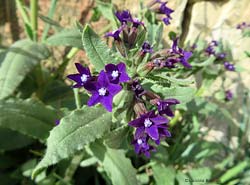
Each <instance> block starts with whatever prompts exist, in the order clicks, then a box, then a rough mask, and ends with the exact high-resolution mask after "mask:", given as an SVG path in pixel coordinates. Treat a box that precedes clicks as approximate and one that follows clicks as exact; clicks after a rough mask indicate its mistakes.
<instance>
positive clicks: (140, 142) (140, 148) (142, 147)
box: [132, 136, 155, 158]
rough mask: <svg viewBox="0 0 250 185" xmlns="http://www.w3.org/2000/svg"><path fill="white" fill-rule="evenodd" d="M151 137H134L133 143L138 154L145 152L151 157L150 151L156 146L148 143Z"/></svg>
mask: <svg viewBox="0 0 250 185" xmlns="http://www.w3.org/2000/svg"><path fill="white" fill-rule="evenodd" d="M148 140H149V137H147V136H145V137H141V138H137V139H134V140H133V141H132V144H133V145H134V149H135V152H136V153H137V154H139V155H140V154H144V155H145V156H146V157H148V158H149V157H150V151H155V148H154V147H153V146H151V145H149V144H148Z"/></svg>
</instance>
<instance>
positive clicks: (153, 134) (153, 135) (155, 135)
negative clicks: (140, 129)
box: [145, 125, 159, 140]
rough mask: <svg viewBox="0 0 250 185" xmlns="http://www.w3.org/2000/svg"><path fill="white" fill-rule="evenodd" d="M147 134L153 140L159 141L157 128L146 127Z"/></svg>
mask: <svg viewBox="0 0 250 185" xmlns="http://www.w3.org/2000/svg"><path fill="white" fill-rule="evenodd" d="M145 132H146V133H147V134H148V135H149V136H150V137H151V138H152V139H153V140H157V139H159V133H158V128H157V126H154V125H152V126H151V127H146V128H145Z"/></svg>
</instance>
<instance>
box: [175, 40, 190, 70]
mask: <svg viewBox="0 0 250 185" xmlns="http://www.w3.org/2000/svg"><path fill="white" fill-rule="evenodd" d="M171 54H173V55H177V56H178V58H176V59H175V60H176V61H174V60H173V59H172V61H171V63H172V64H174V63H176V62H180V63H181V64H182V65H183V66H184V67H186V68H191V67H192V66H191V65H190V64H189V63H188V59H189V58H190V57H191V56H192V52H190V51H185V50H183V49H181V48H179V47H178V38H177V39H175V40H174V42H173V45H172V50H171Z"/></svg>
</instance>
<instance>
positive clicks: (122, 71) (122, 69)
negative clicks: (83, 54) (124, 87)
mask: <svg viewBox="0 0 250 185" xmlns="http://www.w3.org/2000/svg"><path fill="white" fill-rule="evenodd" d="M105 70H106V73H107V75H108V78H109V80H110V82H111V83H114V84H118V83H120V82H127V81H129V80H130V78H129V76H128V74H127V72H126V65H125V64H124V63H123V62H120V63H119V64H117V65H115V64H107V65H106V66H105Z"/></svg>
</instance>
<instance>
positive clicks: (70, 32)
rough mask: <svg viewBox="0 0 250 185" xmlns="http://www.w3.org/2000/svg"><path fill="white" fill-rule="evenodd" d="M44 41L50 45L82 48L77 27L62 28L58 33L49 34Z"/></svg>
mask: <svg viewBox="0 0 250 185" xmlns="http://www.w3.org/2000/svg"><path fill="white" fill-rule="evenodd" d="M46 43H48V44H49V45H52V46H71V47H76V48H80V49H83V47H82V42H81V33H80V31H79V30H77V29H64V30H62V31H61V32H59V33H56V34H54V35H52V36H50V37H49V38H48V39H47V40H46Z"/></svg>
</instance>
